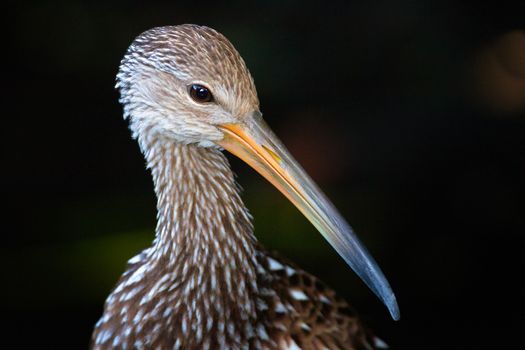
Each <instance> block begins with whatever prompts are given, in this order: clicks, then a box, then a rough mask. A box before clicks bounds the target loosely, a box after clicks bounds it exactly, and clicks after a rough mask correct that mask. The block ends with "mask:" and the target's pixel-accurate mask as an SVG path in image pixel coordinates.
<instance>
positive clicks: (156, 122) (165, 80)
mask: <svg viewBox="0 0 525 350" xmlns="http://www.w3.org/2000/svg"><path fill="white" fill-rule="evenodd" d="M117 87H118V88H119V89H120V93H121V102H122V103H123V105H124V108H125V116H126V117H129V118H130V121H131V128H132V130H133V133H134V135H135V136H138V137H141V136H144V137H147V136H153V135H154V136H156V137H164V138H169V139H174V140H175V141H178V142H181V143H185V144H188V143H197V144H199V145H201V146H204V147H208V146H214V145H215V144H216V142H217V141H219V140H221V139H222V138H223V136H224V135H223V134H224V133H223V131H222V130H221V129H220V126H221V125H228V124H232V125H233V124H239V123H243V122H244V121H246V120H247V119H249V118H251V117H252V116H254V115H257V114H259V100H258V98H257V92H256V90H255V85H254V83H253V79H252V77H251V75H250V72H249V71H248V68H246V65H245V63H244V61H243V59H242V58H241V56H240V55H239V53H238V52H237V50H235V48H234V47H233V45H232V44H231V43H230V42H229V41H228V39H226V38H225V37H224V36H223V35H222V34H220V33H218V32H217V31H215V30H213V29H211V28H208V27H203V26H197V25H179V26H170V27H159V28H154V29H151V30H148V31H146V32H145V33H143V34H141V35H140V36H139V37H137V38H136V39H135V41H134V42H133V43H132V44H131V46H130V47H129V49H128V52H127V53H126V55H125V57H124V59H123V60H122V62H121V65H120V70H119V73H118V76H117Z"/></svg>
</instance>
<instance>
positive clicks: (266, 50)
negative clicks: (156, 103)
mask: <svg viewBox="0 0 525 350" xmlns="http://www.w3.org/2000/svg"><path fill="white" fill-rule="evenodd" d="M522 5H523V2H522V1H517V0H516V1H497V2H496V1H492V2H488V3H486V2H467V1H450V0H449V1H409V0H402V1H362V0H360V1H345V2H343V1H335V2H314V1H289V2H284V1H283V2H281V1H268V2H260V3H255V2H247V1H227V2H222V3H218V2H207V1H197V2H192V1H185V2H180V3H179V2H177V1H165V2H138V1H105V2H97V1H90V2H88V1H84V2H82V1H77V0H73V1H64V2H47V1H34V2H18V3H17V4H16V5H13V4H12V5H11V6H10V7H9V8H8V10H7V11H6V12H5V13H6V14H7V17H8V21H7V22H5V23H6V24H7V31H4V32H3V34H4V35H3V38H2V46H3V49H2V55H3V57H4V61H5V63H4V64H3V72H4V73H3V75H4V77H5V78H4V79H3V84H4V88H3V90H4V97H5V100H4V103H3V110H2V127H1V130H2V137H1V141H2V163H3V164H2V172H1V174H2V178H1V182H0V183H1V184H2V201H3V206H4V210H3V211H2V213H3V216H4V217H3V220H2V223H3V228H2V232H3V235H2V245H1V247H0V259H1V260H0V263H1V264H2V265H1V266H2V270H3V273H2V275H3V283H2V287H1V288H0V289H1V294H0V297H1V300H2V317H3V318H4V321H7V324H8V326H7V327H2V332H6V334H5V335H4V339H9V338H10V339H14V340H15V341H17V342H18V343H19V344H20V346H17V348H25V347H32V348H53V349H56V348H61V347H66V348H69V349H76V348H78V349H81V348H86V347H87V345H88V341H89V336H90V333H91V330H92V327H93V325H94V323H95V322H96V320H97V319H98V317H99V316H100V314H101V311H102V305H103V301H104V298H105V296H107V294H108V293H109V290H110V289H111V287H112V286H113V284H114V283H115V282H116V280H117V278H118V276H119V275H120V273H122V270H123V268H124V264H125V261H126V260H127V259H129V258H130V257H131V256H133V255H134V254H135V253H136V252H138V251H140V250H141V249H143V248H145V247H147V245H148V244H149V242H150V241H151V240H152V238H153V229H154V225H155V222H154V220H155V209H154V208H155V198H154V195H153V192H152V186H151V181H150V178H149V174H148V173H147V172H146V171H145V169H144V161H143V159H142V156H141V155H140V152H139V150H138V147H137V146H136V144H135V142H134V141H133V140H131V138H130V135H129V131H128V130H127V125H126V122H124V121H123V120H122V117H121V107H120V106H119V105H118V102H117V99H118V95H117V93H116V91H115V90H114V88H113V86H114V77H115V74H116V72H117V69H118V65H119V61H120V59H121V57H122V56H123V54H124V52H125V50H126V48H127V46H128V45H129V44H130V43H131V41H132V40H133V38H134V37H135V36H136V35H138V34H139V33H141V32H142V31H144V30H146V29H148V28H151V27H154V26H160V25H168V24H181V23H197V24H204V25H208V26H211V27H213V28H215V29H217V30H219V31H220V32H222V33H223V34H225V35H226V36H227V37H228V38H229V39H230V40H231V41H232V42H233V44H234V45H235V46H236V47H237V49H238V50H239V52H240V53H241V55H242V56H243V57H244V59H245V60H246V63H247V65H248V67H249V68H250V70H251V72H252V75H253V76H254V79H255V82H256V85H257V87H258V92H259V98H260V100H261V106H262V111H263V113H264V115H265V118H266V120H267V121H268V123H269V124H270V125H271V126H272V128H273V129H274V130H275V131H276V133H277V134H278V135H279V136H280V137H281V139H282V140H283V141H284V143H285V144H287V145H288V146H289V149H290V150H291V151H292V153H293V154H294V155H295V156H296V158H297V159H298V160H299V161H300V162H301V163H302V164H303V165H304V167H305V168H306V169H307V171H308V172H309V173H310V174H311V175H312V177H313V178H314V179H316V181H318V183H319V184H320V185H321V187H322V188H323V189H325V190H326V192H327V193H328V195H329V197H331V198H332V199H333V201H334V203H335V204H336V206H338V207H339V208H340V210H341V212H342V213H343V214H344V216H345V217H347V218H348V220H349V222H350V223H351V224H352V225H353V226H354V228H355V229H356V231H357V232H358V233H359V235H360V237H361V238H362V240H363V241H364V242H365V243H366V245H367V246H368V247H369V249H370V251H371V252H372V253H373V255H374V256H375V257H376V258H377V260H378V262H379V263H380V265H381V266H382V268H383V270H384V272H385V274H386V275H387V276H388V278H389V280H390V282H391V284H392V287H393V288H394V290H395V292H396V294H397V297H398V300H399V305H400V308H401V314H402V319H401V321H399V322H394V321H392V320H391V319H390V318H389V316H388V313H387V311H386V309H385V308H384V307H383V306H382V305H381V304H380V303H379V302H378V300H377V299H376V298H375V297H374V296H373V295H372V293H371V292H369V291H368V290H367V289H366V287H364V285H363V284H362V283H361V282H360V281H359V280H358V278H357V277H355V275H354V274H353V273H352V272H351V270H350V269H348V268H347V267H346V266H345V265H344V263H343V262H342V261H341V260H340V259H339V258H338V257H337V255H336V254H335V253H334V252H333V251H332V250H331V249H330V248H329V246H328V245H327V244H326V243H325V242H324V241H323V239H322V238H321V236H320V235H318V234H317V233H316V232H315V230H314V229H313V228H312V227H311V226H310V225H309V224H308V223H307V222H306V220H305V219H304V218H302V217H301V216H300V214H298V212H297V211H296V210H295V209H294V208H293V207H292V206H291V205H290V204H288V203H287V202H286V201H285V199H284V198H283V197H282V196H281V195H280V194H278V193H277V191H275V190H273V189H271V187H270V185H268V184H267V183H265V182H264V181H263V180H262V179H261V178H260V177H259V176H258V175H256V174H255V173H254V172H253V171H252V170H250V169H248V168H247V167H246V166H245V165H243V164H241V162H239V161H237V160H235V159H232V166H233V167H234V169H235V171H236V173H237V174H238V175H239V182H240V183H241V185H242V186H243V187H244V188H245V193H244V198H245V200H246V202H247V204H248V206H249V208H250V209H251V210H252V213H253V215H254V216H255V226H256V234H257V235H258V237H259V238H260V239H261V241H263V243H264V244H265V245H267V246H269V247H271V248H273V249H277V250H279V251H281V252H282V253H283V254H284V255H286V256H288V257H290V258H291V259H293V260H295V261H296V262H297V263H299V264H300V265H301V266H303V267H304V268H305V269H307V270H309V271H311V272H312V273H315V274H316V275H318V276H320V277H321V278H322V279H324V280H325V281H326V282H327V283H328V284H330V285H331V286H333V287H334V288H335V289H337V290H338V291H339V292H340V293H341V294H342V295H344V296H345V298H347V299H348V300H349V301H350V302H351V303H352V304H353V305H354V306H355V307H356V308H357V309H358V310H359V312H360V313H361V314H362V316H363V318H364V319H365V321H366V322H367V324H368V325H369V326H370V327H371V328H372V329H374V330H375V332H376V333H377V334H378V335H380V336H381V337H382V338H383V339H385V341H387V343H389V344H390V345H391V347H392V348H393V349H476V348H496V349H497V348H513V347H512V345H517V344H521V346H523V345H522V344H523V335H522V333H523V326H524V313H523V296H524V289H523V287H522V283H521V282H522V279H523V271H522V270H523V254H524V249H523V248H524V245H523V242H522V241H523V239H522V236H523V234H524V226H525V225H524V224H525V219H524V213H523V209H524V205H523V204H524V203H523V198H524V197H523V194H524V187H525V157H524V151H525V148H524V144H525V142H524V137H525V112H524V111H525V108H524V105H525V104H524V101H525V98H524V96H525V95H524V93H523V92H524V91H525V88H524V86H525V85H524V81H525V75H524V74H523V72H524V63H523V61H520V57H521V58H523V57H524V56H523V52H522V51H521V50H522V49H523V48H524V47H525V44H524V43H523V40H524V39H523V38H524V35H525V34H523V32H521V33H520V32H516V30H520V29H521V30H523V27H524V20H523V18H524V16H523V13H525V11H523V10H524V8H523V6H522ZM512 31H514V32H513V34H512V33H511V32H512ZM509 33H511V34H512V35H514V36H512V38H514V39H516V38H518V39H520V38H521V42H520V41H519V40H515V41H509V40H507V41H504V40H505V38H508V37H509V36H508V35H509ZM506 35H507V36H506ZM501 42H505V43H508V42H511V44H508V45H507V46H504V45H503V44H501ZM502 45H503V46H502ZM520 45H521V46H520ZM502 47H503V48H502ZM520 55H521V56H520ZM495 71H496V73H494V72H495ZM498 72H499V73H498ZM498 74H499V75H498ZM509 77H510V78H509ZM505 79H507V80H505ZM508 81H510V83H508V84H507V83H506V82H508ZM498 84H501V85H498Z"/></svg>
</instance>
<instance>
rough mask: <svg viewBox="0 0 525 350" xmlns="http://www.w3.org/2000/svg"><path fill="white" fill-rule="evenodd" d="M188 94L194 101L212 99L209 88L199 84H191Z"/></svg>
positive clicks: (208, 100)
mask: <svg viewBox="0 0 525 350" xmlns="http://www.w3.org/2000/svg"><path fill="white" fill-rule="evenodd" d="M190 96H191V98H192V99H193V100H194V101H195V102H201V103H203V102H210V101H211V100H213V95H212V94H211V92H210V90H209V89H208V88H207V87H205V86H202V85H199V84H193V85H191V86H190Z"/></svg>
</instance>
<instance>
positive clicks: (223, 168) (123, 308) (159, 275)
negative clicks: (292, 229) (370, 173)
mask: <svg viewBox="0 0 525 350" xmlns="http://www.w3.org/2000/svg"><path fill="white" fill-rule="evenodd" d="M195 81H197V82H202V83H206V85H207V86H210V87H211V88H212V89H213V91H214V97H215V98H216V100H217V104H218V105H219V106H220V107H221V109H222V110H219V109H218V108H217V109H216V110H214V111H213V112H212V113H211V115H210V113H205V111H204V110H203V109H201V108H200V107H199V106H198V105H194V104H192V103H191V101H190V100H189V99H188V97H187V91H186V90H185V88H184V87H185V86H187V84H188V83H189V82H195ZM117 86H118V87H119V89H120V91H121V102H122V103H123V105H124V111H125V116H126V117H129V119H130V127H131V129H132V131H133V135H134V137H136V138H138V141H139V144H140V147H141V150H142V152H143V153H144V155H145V158H146V162H147V167H148V168H149V169H150V170H151V173H152V176H153V182H154V186H155V193H156V195H157V211H158V214H157V227H156V236H155V240H154V242H153V244H152V246H151V247H150V248H148V249H146V250H144V251H143V252H142V253H140V254H139V255H137V256H135V257H134V258H132V259H131V260H130V261H129V262H128V267H127V270H126V272H125V273H124V274H123V276H122V277H121V279H120V281H119V282H118V283H117V286H116V287H115V289H114V290H113V291H112V293H111V295H110V296H109V297H108V299H107V300H106V304H105V307H104V313H103V316H102V317H101V319H100V320H99V322H98V323H97V325H96V326H95V331H94V333H93V337H92V348H93V349H305V350H307V349H316V350H317V349H374V348H375V347H374V341H373V339H372V337H370V336H369V335H368V334H367V333H366V332H365V330H364V328H363V326H362V325H361V323H360V321H359V319H358V318H357V317H356V315H355V312H354V311H353V309H351V308H350V307H349V306H348V304H347V303H346V302H345V301H344V300H342V299H341V298H339V297H338V296H337V295H336V294H335V292H334V291H332V290H331V289H329V288H327V287H326V286H325V285H324V284H323V283H322V282H320V281H319V280H318V279H316V278H315V277H313V276H312V275H310V274H308V273H306V272H305V271H303V270H301V269H299V268H297V267H296V266H294V265H293V264H291V263H289V262H286V261H284V260H283V259H282V258H280V257H278V256H276V255H275V254H270V253H268V252H267V251H266V250H265V249H264V248H262V247H261V246H260V245H259V244H258V243H257V240H256V238H255V236H254V234H253V226H252V222H251V216H250V214H249V213H248V211H247V209H246V207H245V206H244V204H243V202H242V200H241V198H240V196H239V189H238V186H237V185H236V183H235V180H234V176H233V174H232V172H231V170H230V167H229V164H228V161H227V159H226V158H225V156H224V155H223V154H222V152H221V150H220V149H219V148H218V147H217V146H216V145H215V144H214V142H213V141H214V140H215V139H219V138H220V137H222V135H220V133H219V132H218V131H217V130H216V128H214V126H213V125H214V123H228V122H231V119H232V118H237V119H239V118H243V117H244V116H245V115H246V114H248V113H250V111H252V110H256V109H258V105H259V102H258V99H257V94H256V91H255V86H254V84H253V80H252V78H251V76H250V74H249V72H248V70H247V68H246V66H245V64H244V62H243V60H242V58H241V57H240V56H239V54H238V53H237V51H236V50H235V49H234V48H233V46H232V45H231V44H230V43H229V41H228V40H227V39H226V38H224V37H223V36H222V35H221V34H219V33H217V32H216V31H214V30H212V29H210V28H206V27H201V26H194V25H183V26H175V27H163V28H156V29H153V30H151V31H148V32H146V33H144V34H142V35H141V36H139V37H138V38H137V39H136V40H135V42H134V43H133V44H132V46H131V47H130V49H129V50H128V53H127V54H126V56H125V58H124V59H123V61H122V65H121V68H120V72H119V75H118V84H117ZM208 107H209V106H208ZM225 111H227V112H228V113H225Z"/></svg>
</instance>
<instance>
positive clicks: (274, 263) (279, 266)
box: [268, 258, 284, 271]
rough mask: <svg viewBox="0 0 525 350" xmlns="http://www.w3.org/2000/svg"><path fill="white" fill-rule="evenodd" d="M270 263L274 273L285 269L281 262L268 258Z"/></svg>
mask: <svg viewBox="0 0 525 350" xmlns="http://www.w3.org/2000/svg"><path fill="white" fill-rule="evenodd" d="M268 263H269V264H270V270H272V271H277V270H282V269H283V268H284V266H283V265H282V264H281V263H280V262H278V261H277V260H275V259H272V258H268Z"/></svg>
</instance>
